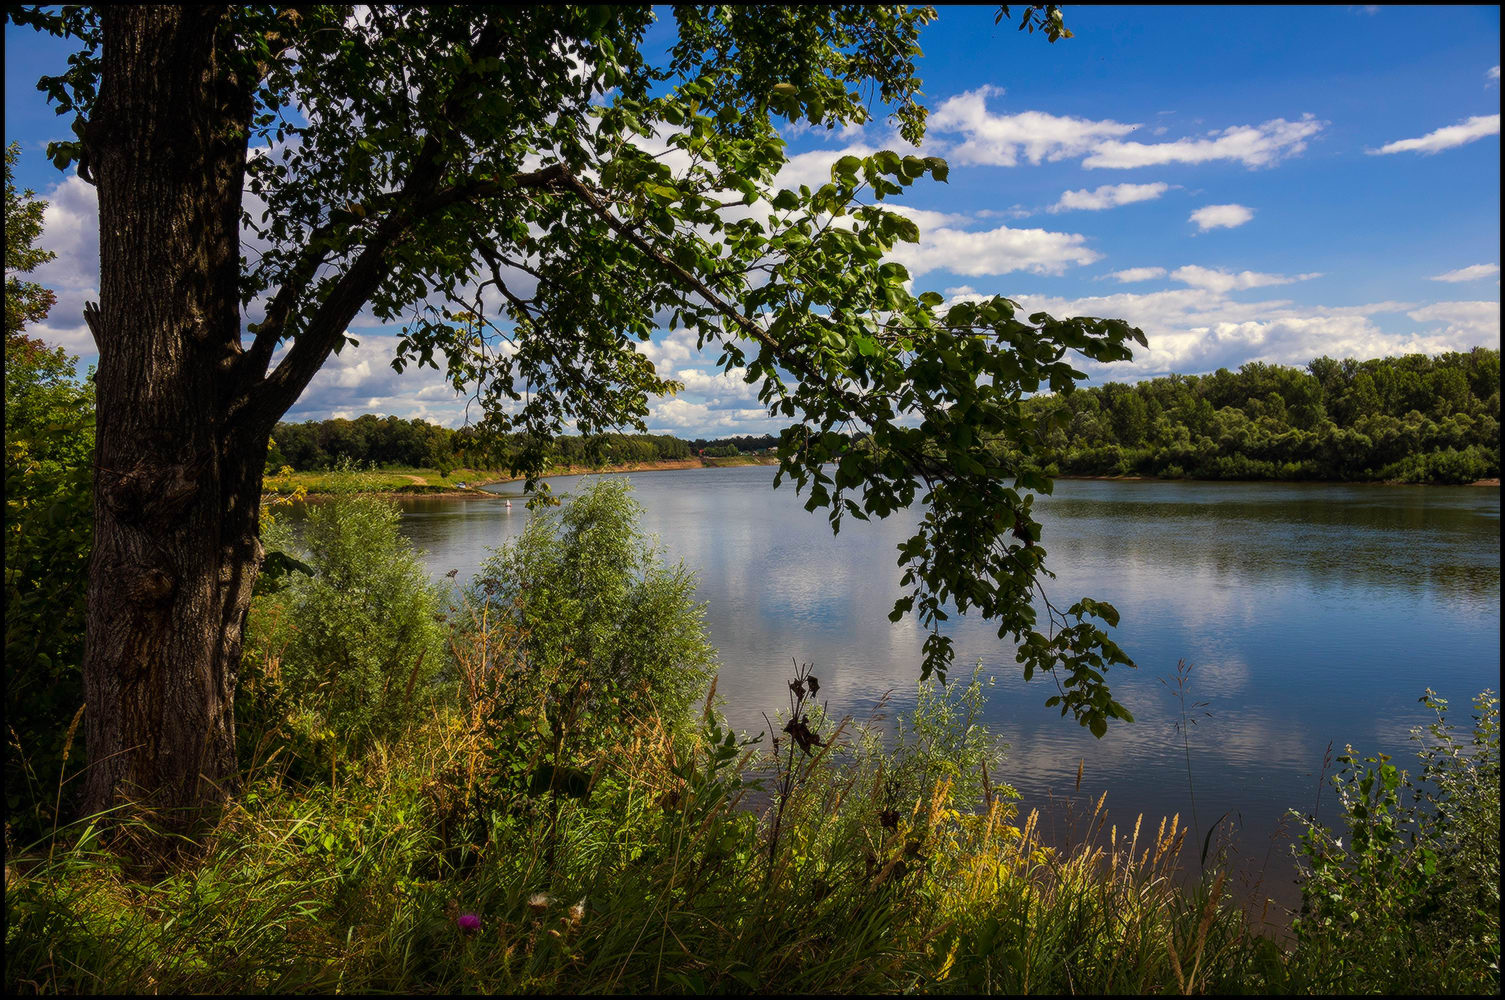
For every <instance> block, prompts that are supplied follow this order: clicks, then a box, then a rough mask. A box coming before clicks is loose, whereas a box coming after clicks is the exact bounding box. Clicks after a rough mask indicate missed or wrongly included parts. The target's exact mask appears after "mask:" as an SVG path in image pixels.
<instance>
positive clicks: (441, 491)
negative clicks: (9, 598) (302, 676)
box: [262, 455, 1500, 500]
mask: <svg viewBox="0 0 1505 1000" xmlns="http://www.w3.org/2000/svg"><path fill="white" fill-rule="evenodd" d="M777 464H778V459H777V458H774V457H772V456H768V455H744V456H739V457H736V458H703V457H697V458H684V459H668V460H663V461H657V462H629V463H624V464H621V465H609V466H582V465H569V466H559V467H555V468H551V469H548V470H547V471H545V472H544V473H543V475H541V476H540V477H539V478H540V479H554V478H559V477H563V476H597V475H600V476H608V475H623V474H627V473H635V472H681V471H687V470H690V469H725V468H740V467H744V466H770V465H777ZM425 473H426V474H428V475H432V476H434V477H435V478H446V477H444V476H441V475H440V474H439V472H438V470H436V469H416V470H413V472H411V473H389V472H388V473H384V472H373V473H355V475H373V476H386V477H388V478H392V477H403V478H407V479H410V480H413V482H412V483H410V484H408V486H404V487H398V488H395V489H393V488H388V487H387V486H385V485H383V486H380V487H375V488H371V489H362V488H360V487H355V488H348V489H322V488H316V487H314V488H310V487H309V486H308V485H307V484H305V493H304V496H305V497H306V498H307V499H324V498H328V497H334V496H350V495H355V494H359V495H361V496H377V497H383V498H386V499H392V500H415V499H432V500H483V499H510V498H511V497H514V496H524V495H525V494H522V493H517V494H507V493H497V492H494V491H491V490H485V489H482V488H481V487H484V486H494V485H496V484H498V483H517V482H523V481H525V480H526V478H527V477H526V476H519V475H512V474H510V473H509V474H497V473H481V474H479V475H477V476H476V477H475V478H471V479H467V480H465V482H466V485H465V486H464V487H458V486H452V485H438V486H432V487H431V486H429V485H428V483H427V481H426V479H427V476H426V475H423V474H425ZM321 475H323V473H319V472H305V473H296V472H295V473H293V476H294V477H298V476H304V477H309V478H314V477H319V476H321ZM269 478H271V477H269ZM1051 478H1052V479H1053V480H1080V481H1088V482H1124V483H1244V484H1247V483H1286V484H1290V485H1304V486H1311V485H1332V486H1453V487H1456V486H1462V487H1492V488H1494V489H1499V487H1500V479H1499V478H1498V477H1491V478H1487V479H1478V480H1475V481H1474V482H1471V483H1408V482H1403V481H1400V480H1373V481H1370V480H1344V479H1199V478H1195V477H1192V476H1176V477H1174V478H1172V477H1166V476H1141V475H1080V474H1064V473H1063V474H1058V475H1055V476H1052V477H1051ZM289 495H290V493H289V492H283V491H266V492H264V493H263V494H262V496H263V499H264V500H285V499H286V498H288V496H289Z"/></svg>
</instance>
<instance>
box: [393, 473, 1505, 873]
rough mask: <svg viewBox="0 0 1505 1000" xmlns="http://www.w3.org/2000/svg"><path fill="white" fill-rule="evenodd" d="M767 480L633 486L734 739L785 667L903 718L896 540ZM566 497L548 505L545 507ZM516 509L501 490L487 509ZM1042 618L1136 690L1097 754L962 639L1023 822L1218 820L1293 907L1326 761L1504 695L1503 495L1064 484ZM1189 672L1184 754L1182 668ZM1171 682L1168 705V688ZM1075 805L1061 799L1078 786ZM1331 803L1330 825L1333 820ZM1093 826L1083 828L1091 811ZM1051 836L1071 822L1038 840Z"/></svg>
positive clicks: (473, 512) (468, 556) (1041, 682)
mask: <svg viewBox="0 0 1505 1000" xmlns="http://www.w3.org/2000/svg"><path fill="white" fill-rule="evenodd" d="M773 473H774V470H773V469H771V468H768V467H746V468H735V469H720V470H688V471H673V472H653V473H639V474H635V475H633V476H631V480H632V485H633V488H634V491H635V495H636V498H637V500H638V502H639V503H641V504H642V505H643V506H644V508H645V509H646V513H645V516H644V527H645V528H646V530H647V531H648V532H650V533H653V534H656V535H657V536H659V538H660V539H661V541H662V544H663V548H664V551H665V553H666V554H667V556H668V557H669V558H670V559H671V560H683V561H684V563H685V564H686V565H687V566H689V567H691V568H693V569H694V570H695V571H696V572H697V573H698V575H699V597H700V599H701V600H703V601H705V602H707V603H708V605H709V608H708V615H707V622H708V624H709V628H710V633H711V638H712V641H713V642H714V643H715V645H716V647H717V649H718V650H719V651H720V656H721V674H720V686H719V692H720V694H721V695H723V696H724V697H725V700H726V705H725V710H726V713H727V715H728V716H729V717H730V719H731V721H732V723H733V724H734V725H735V726H736V727H737V728H739V729H743V730H746V731H748V732H756V731H759V730H761V729H762V728H763V714H762V713H764V712H768V713H769V715H770V716H772V715H773V712H774V710H775V709H778V708H780V707H783V706H784V705H785V704H786V691H785V688H784V684H785V680H786V678H787V676H788V673H789V669H790V666H791V660H793V659H798V660H799V661H801V662H810V663H813V664H815V673H816V675H817V676H818V677H819V678H820V680H821V690H822V694H823V695H828V696H829V701H828V704H829V708H830V711H831V712H832V713H833V714H834V715H837V716H840V715H844V714H848V713H850V714H852V715H854V716H856V717H857V718H859V719H862V718H865V717H866V716H867V715H868V714H869V713H870V712H871V710H872V708H873V706H874V705H875V704H877V703H878V701H879V700H880V699H881V698H883V697H884V695H885V694H890V693H891V700H890V703H889V715H890V716H892V715H893V714H895V713H896V712H898V711H902V710H904V709H905V708H907V707H908V706H910V705H912V704H913V701H914V688H915V681H916V679H917V677H918V673H919V663H920V647H921V642H922V640H923V639H924V632H923V630H922V629H920V628H919V627H918V625H917V623H916V622H915V621H914V620H912V619H906V620H904V621H901V622H899V623H898V624H890V623H889V621H888V612H889V610H890V608H891V607H892V604H893V601H894V599H895V597H897V596H899V594H900V593H901V590H900V587H899V578H900V571H899V569H898V567H897V565H896V559H897V554H896V552H895V546H896V544H897V543H898V542H899V541H901V540H902V539H904V538H906V537H908V535H909V534H910V532H911V530H912V529H913V526H914V516H913V514H909V515H905V514H900V515H896V516H894V517H892V518H890V519H889V520H888V521H886V522H880V523H866V524H864V523H862V522H858V521H854V520H850V519H849V520H847V521H845V522H843V526H842V530H841V534H840V535H838V536H834V537H833V536H832V534H831V530H830V528H829V526H828V525H827V523H826V520H825V518H824V517H823V516H822V515H819V514H809V513H807V512H806V511H805V510H804V509H803V505H802V502H801V500H800V498H798V497H797V496H796V495H795V493H794V490H793V489H792V488H791V487H790V486H788V485H785V486H783V487H781V488H780V489H778V490H777V491H775V490H772V489H770V486H771V483H772V479H773ZM580 485H581V480H580V479H579V478H578V477H566V478H561V479H557V480H554V481H553V488H554V489H555V491H557V492H559V493H567V492H570V491H571V490H575V489H578V488H579V486H580ZM492 489H493V490H495V491H497V492H502V493H516V492H517V491H518V487H517V486H515V485H507V486H497V487H492ZM404 509H405V511H406V516H405V518H404V521H403V528H404V530H405V531H406V532H407V534H408V535H409V537H411V538H412V539H413V540H414V542H416V543H417V544H418V545H419V546H420V547H421V548H422V549H424V550H426V554H425V556H424V558H425V560H426V562H427V564H428V566H429V567H430V569H431V571H432V572H433V574H434V575H435V576H436V577H440V576H441V575H442V574H444V573H446V572H447V571H448V570H451V569H458V570H459V578H460V579H462V580H463V579H466V578H468V577H470V576H472V575H473V574H474V573H475V570H476V568H477V567H478V565H479V563H480V561H481V560H482V559H483V558H484V557H485V554H486V551H487V549H488V548H490V547H492V546H495V545H497V544H498V543H500V542H501V541H503V540H504V539H507V538H509V537H511V536H513V535H515V534H516V533H517V532H518V531H520V530H521V529H522V527H523V525H524V524H525V523H526V521H527V519H528V517H529V516H530V515H529V512H528V511H527V509H526V508H525V507H524V506H523V505H522V504H521V503H520V502H518V501H516V500H514V506H513V507H512V508H511V509H510V510H509V509H507V508H506V507H505V506H504V505H503V503H502V502H501V501H499V500H422V499H415V500H412V501H406V502H404ZM1036 510H1037V511H1038V512H1039V514H1038V517H1039V520H1040V521H1041V522H1042V524H1043V525H1044V538H1043V545H1044V546H1045V548H1046V550H1047V552H1048V554H1049V555H1048V559H1047V565H1048V566H1049V567H1050V568H1052V569H1053V570H1054V571H1055V573H1056V574H1057V578H1056V579H1055V580H1054V581H1048V583H1047V593H1048V594H1049V595H1050V596H1051V599H1052V601H1053V602H1054V603H1056V604H1057V605H1058V606H1065V605H1066V604H1069V603H1070V602H1071V601H1072V600H1074V599H1075V598H1077V597H1080V596H1091V597H1096V598H1100V599H1104V600H1107V601H1109V602H1111V603H1112V604H1114V605H1115V606H1116V607H1117V608H1118V610H1119V612H1120V613H1121V614H1122V616H1123V617H1122V623H1121V625H1120V627H1119V629H1118V630H1117V633H1116V636H1115V637H1116V639H1117V641H1118V642H1119V644H1120V645H1121V646H1122V647H1123V648H1124V649H1125V651H1126V652H1127V653H1128V654H1129V655H1130V657H1132V658H1133V659H1134V660H1135V661H1136V662H1137V663H1138V669H1137V670H1123V669H1115V670H1114V671H1113V673H1112V674H1110V677H1109V680H1110V681H1111V682H1112V686H1113V689H1114V693H1115V696H1116V697H1117V698H1118V700H1119V701H1120V702H1122V703H1123V704H1124V705H1125V706H1127V707H1128V708H1129V710H1130V711H1131V712H1132V713H1133V714H1134V717H1135V720H1136V721H1135V722H1134V723H1133V724H1129V725H1114V726H1112V727H1111V728H1110V729H1109V732H1108V735H1107V736H1106V737H1104V738H1103V739H1101V740H1096V739H1093V738H1092V737H1091V735H1090V734H1088V733H1087V732H1086V731H1085V730H1083V729H1081V728H1079V727H1078V726H1077V725H1076V724H1075V723H1074V722H1073V721H1071V720H1070V719H1063V718H1061V716H1060V715H1059V712H1058V710H1056V709H1047V708H1045V707H1044V704H1043V703H1044V701H1045V699H1046V698H1047V697H1049V696H1050V695H1051V694H1052V693H1053V692H1054V688H1053V685H1052V684H1051V682H1050V680H1049V679H1048V678H1040V677H1038V676H1037V677H1036V679H1035V680H1033V681H1031V682H1029V683H1025V682H1024V680H1023V679H1022V675H1021V674H1020V672H1019V668H1018V667H1017V665H1016V664H1015V660H1014V646H1013V644H1012V643H1011V642H1009V641H1008V640H1001V639H999V638H998V636H997V635H996V633H995V631H994V629H993V628H990V627H989V626H988V624H987V623H986V622H984V621H982V620H980V619H976V618H969V617H961V618H957V617H955V616H954V617H953V619H952V621H951V622H949V623H948V624H949V625H950V626H952V627H951V629H950V634H951V635H952V636H953V638H954V641H955V643H956V664H957V666H956V669H955V670H954V672H953V675H952V676H953V678H956V677H960V678H962V679H965V677H966V676H967V675H968V674H969V673H970V670H969V667H970V665H971V664H973V663H976V662H978V661H981V663H982V665H983V669H984V672H985V674H986V675H990V676H992V677H994V678H996V683H995V684H994V686H993V688H992V689H991V694H990V696H989V702H988V716H987V722H988V723H989V725H990V727H991V728H992V729H993V730H994V731H995V732H997V733H999V734H1000V735H1002V737H1003V738H1004V739H1006V740H1007V741H1008V743H1009V744H1010V747H1011V750H1010V755H1009V764H1008V773H1007V775H1006V779H1007V780H1008V781H1009V782H1011V783H1012V784H1013V785H1014V786H1015V787H1016V788H1018V789H1019V791H1020V792H1021V793H1022V794H1023V797H1024V801H1025V804H1026V806H1028V805H1035V804H1039V805H1046V804H1047V803H1051V806H1050V808H1048V809H1047V812H1048V813H1049V814H1050V815H1052V816H1059V815H1060V814H1061V809H1062V803H1063V801H1065V802H1074V803H1076V805H1077V807H1080V805H1081V803H1083V802H1086V801H1088V800H1091V801H1095V800H1096V798H1097V796H1098V795H1099V794H1100V793H1101V792H1102V790H1104V789H1111V796H1110V800H1109V803H1108V806H1109V809H1110V812H1111V816H1112V819H1113V821H1115V822H1117V823H1118V824H1119V825H1120V826H1124V825H1125V824H1127V825H1131V826H1132V824H1133V822H1134V817H1135V816H1136V815H1137V814H1138V813H1140V812H1144V813H1145V814H1146V815H1147V818H1151V817H1153V818H1157V819H1158V817H1160V816H1162V815H1169V814H1172V813H1179V814H1180V815H1181V816H1182V817H1183V820H1184V821H1189V820H1190V817H1191V815H1192V811H1193V810H1192V805H1193V804H1192V799H1191V796H1192V794H1194V795H1195V812H1196V815H1197V817H1198V819H1199V821H1200V828H1201V830H1202V831H1204V832H1205V830H1206V829H1207V827H1208V826H1209V825H1210V824H1212V823H1214V822H1216V820H1217V818H1218V817H1219V816H1221V815H1223V814H1225V813H1227V814H1228V815H1229V816H1230V818H1231V819H1232V820H1234V821H1235V822H1236V823H1237V825H1238V847H1239V849H1240V851H1241V852H1242V854H1243V856H1244V857H1245V858H1246V859H1247V862H1248V864H1249V867H1251V868H1252V869H1254V870H1256V871H1258V870H1261V869H1264V868H1265V864H1266V858H1267V856H1268V857H1269V868H1268V877H1267V879H1266V882H1265V885H1264V887H1263V889H1262V892H1263V894H1265V895H1270V896H1273V897H1275V898H1276V899H1277V900H1278V901H1281V902H1286V903H1289V902H1290V901H1291V900H1292V899H1293V898H1294V893H1293V890H1292V889H1291V878H1290V876H1291V865H1290V861H1289V856H1290V851H1289V847H1288V839H1287V840H1284V841H1280V842H1278V843H1276V845H1275V846H1274V848H1273V849H1272V848H1271V843H1272V838H1274V837H1276V836H1277V833H1278V829H1279V827H1280V824H1281V817H1282V816H1283V815H1284V813H1285V811H1286V810H1287V809H1288V808H1291V807H1296V808H1299V809H1301V810H1302V811H1304V812H1309V811H1310V810H1311V809H1312V807H1313V804H1314V802H1315V801H1316V796H1317V790H1318V787H1319V776H1320V772H1321V771H1322V767H1323V758H1324V754H1325V753H1326V751H1327V748H1328V746H1329V744H1330V743H1331V744H1332V746H1333V748H1334V751H1335V752H1341V751H1342V749H1343V747H1344V745H1345V744H1352V745H1353V746H1354V747H1355V749H1357V750H1360V751H1363V752H1365V753H1372V752H1373V751H1376V750H1378V751H1384V752H1386V753H1390V754H1392V755H1393V756H1395V757H1396V759H1397V762H1398V763H1399V764H1400V765H1401V766H1402V767H1410V768H1411V769H1412V770H1414V769H1415V768H1414V757H1412V756H1411V754H1412V751H1411V750H1410V748H1409V745H1408V740H1407V735H1408V733H1409V731H1410V729H1411V728H1412V727H1414V726H1418V725H1422V724H1425V723H1426V722H1427V721H1428V715H1427V712H1426V709H1425V706H1422V705H1419V704H1418V703H1417V699H1418V698H1419V697H1420V696H1421V694H1422V692H1423V691H1424V690H1425V689H1426V688H1428V687H1430V688H1432V689H1434V690H1435V691H1437V692H1438V693H1439V694H1440V695H1442V696H1443V697H1445V698H1447V699H1449V701H1450V702H1451V704H1452V706H1453V708H1454V710H1455V712H1454V718H1455V721H1457V722H1458V723H1460V724H1463V725H1466V724H1467V722H1468V711H1469V706H1470V703H1471V699H1472V697H1473V696H1474V695H1475V694H1477V693H1478V692H1479V691H1481V690H1483V689H1485V688H1491V689H1494V690H1496V691H1498V690H1499V687H1500V669H1499V668H1500V493H1499V490H1498V489H1492V488H1468V487H1452V488H1450V487H1385V486H1340V485H1326V484H1320V485H1317V484H1314V485H1293V484H1242V483H1241V484H1229V483H1179V482H1097V481H1081V480H1075V481H1071V480H1068V481H1062V482H1060V483H1058V484H1057V490H1056V494H1055V495H1054V496H1053V497H1040V498H1038V499H1037V501H1036ZM1181 660H1185V661H1186V662H1187V663H1189V664H1191V665H1192V666H1191V671H1190V681H1189V684H1188V686H1187V688H1186V692H1185V693H1186V704H1187V708H1188V710H1189V711H1190V710H1191V706H1192V705H1193V703H1205V705H1202V706H1200V707H1198V708H1196V709H1195V725H1194V726H1192V727H1190V728H1189V729H1188V730H1187V732H1188V734H1189V742H1190V756H1191V775H1190V780H1188V774H1187V759H1186V752H1185V747H1184V746H1183V743H1182V736H1181V732H1180V730H1179V729H1178V726H1179V724H1180V723H1181V719H1182V714H1181V702H1179V701H1178V700H1177V699H1176V697H1175V696H1174V694H1173V691H1174V689H1175V673H1176V665H1177V662H1178V661H1181ZM1167 682H1168V683H1167ZM1079 767H1080V768H1081V771H1082V775H1083V777H1082V783H1081V787H1080V789H1078V788H1077V773H1078V768H1079ZM1332 806H1333V796H1332V792H1331V790H1330V789H1329V790H1327V791H1326V792H1325V793H1324V800H1323V802H1322V807H1321V813H1322V815H1323V817H1324V818H1325V819H1327V820H1329V821H1331V820H1332V819H1333V809H1332ZM1089 808H1090V807H1089ZM1055 822H1058V823H1062V824H1064V820H1055Z"/></svg>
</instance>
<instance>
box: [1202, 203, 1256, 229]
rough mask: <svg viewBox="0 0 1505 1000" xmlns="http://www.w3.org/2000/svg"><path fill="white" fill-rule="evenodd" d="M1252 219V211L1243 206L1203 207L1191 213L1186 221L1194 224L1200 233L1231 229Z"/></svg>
mask: <svg viewBox="0 0 1505 1000" xmlns="http://www.w3.org/2000/svg"><path fill="white" fill-rule="evenodd" d="M1252 218H1254V210H1253V209H1251V208H1246V207H1245V206H1243V205H1205V206H1203V207H1202V208H1199V209H1197V210H1196V211H1195V212H1193V213H1191V216H1190V218H1189V220H1188V221H1190V222H1195V223H1196V224H1197V228H1198V229H1200V230H1201V231H1202V232H1204V233H1205V232H1207V231H1208V230H1209V229H1232V228H1234V227H1235V226H1242V225H1243V224H1244V223H1246V222H1248V221H1249V220H1250V219H1252Z"/></svg>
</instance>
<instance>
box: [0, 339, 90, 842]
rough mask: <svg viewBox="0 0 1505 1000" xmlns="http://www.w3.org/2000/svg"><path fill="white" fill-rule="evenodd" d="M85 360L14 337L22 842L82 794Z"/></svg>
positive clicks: (15, 629) (14, 821) (15, 664)
mask: <svg viewBox="0 0 1505 1000" xmlns="http://www.w3.org/2000/svg"><path fill="white" fill-rule="evenodd" d="M76 360H77V359H75V358H72V357H70V356H68V355H67V354H66V353H65V352H64V351H63V350H62V349H61V348H57V349H51V350H49V349H47V348H46V347H45V346H44V345H42V344H41V342H40V341H35V340H31V339H29V338H27V337H25V336H21V335H12V336H8V337H7V338H6V351H5V678H6V684H5V721H6V726H7V729H6V742H7V761H6V768H5V799H6V801H5V806H6V825H7V829H8V830H9V831H11V832H12V833H14V834H16V835H17V837H18V838H29V837H31V836H33V835H35V834H37V833H38V832H40V831H41V830H42V829H44V828H45V827H47V826H48V825H50V823H51V822H52V821H53V819H54V818H55V817H54V816H53V811H54V809H55V808H56V806H57V805H59V804H62V805H63V806H64V809H63V811H64V812H65V813H66V812H67V811H68V810H67V805H68V798H67V795H68V792H71V791H74V790H76V789H77V788H79V787H80V786H81V785H82V783H81V782H73V783H72V785H71V787H70V788H68V789H64V788H63V786H62V785H61V781H62V777H63V773H62V772H63V765H64V759H65V758H68V759H70V760H71V761H72V763H73V766H74V767H75V768H77V767H78V766H79V765H81V764H82V763H83V757H84V754H83V739H82V737H81V736H80V735H79V733H78V729H77V726H76V723H77V720H78V712H79V711H80V710H81V709H82V707H83V703H84V685H83V672H82V663H83V653H84V606H85V596H86V588H87V584H88V566H89V552H90V549H91V547H92V545H93V537H94V524H93V517H94V507H93V497H92V486H93V480H94V475H93V452H94V389H93V385H92V384H90V383H89V382H84V383H79V382H78V381H76V380H75V379H74V377H73V370H74V362H75V361H76ZM70 723H73V724H72V725H70ZM75 737H77V739H76V742H74V743H73V745H72V747H71V754H72V755H71V757H69V750H70V748H69V743H70V741H73V740H74V739H75Z"/></svg>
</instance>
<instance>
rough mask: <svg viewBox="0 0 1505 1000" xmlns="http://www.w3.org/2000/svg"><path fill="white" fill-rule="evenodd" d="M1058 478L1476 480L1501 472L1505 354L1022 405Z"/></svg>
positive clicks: (1248, 370) (1251, 372) (1326, 363)
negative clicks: (1503, 361) (1503, 359)
mask: <svg viewBox="0 0 1505 1000" xmlns="http://www.w3.org/2000/svg"><path fill="white" fill-rule="evenodd" d="M1026 405H1027V408H1028V411H1029V412H1030V413H1031V414H1032V415H1033V416H1034V417H1035V418H1036V421H1037V428H1038V431H1039V433H1040V434H1042V435H1043V436H1044V439H1045V442H1046V443H1047V444H1048V445H1049V449H1048V450H1049V451H1050V452H1051V453H1052V454H1053V455H1054V467H1053V469H1051V470H1050V471H1052V472H1054V473H1056V474H1063V475H1144V476H1161V477H1168V478H1179V477H1183V476H1185V477H1190V478H1196V479H1290V480H1336V481H1345V482H1364V481H1397V482H1415V483H1426V482H1433V483H1468V482H1473V481H1475V480H1478V479H1485V478H1490V477H1498V476H1499V474H1500V352H1499V350H1498V349H1495V350H1487V349H1484V348H1479V347H1476V348H1474V349H1473V350H1472V351H1469V352H1467V353H1458V352H1450V353H1447V354H1441V355H1438V356H1436V357H1428V356H1426V355H1424V354H1408V355H1404V356H1401V357H1387V358H1378V359H1374V360H1371V361H1355V360H1353V359H1351V358H1350V359H1346V360H1343V361H1335V360H1333V359H1332V358H1328V357H1322V358H1318V359H1316V360H1315V361H1312V362H1311V363H1310V364H1308V365H1307V366H1306V368H1305V369H1301V368H1291V367H1286V366H1283V365H1269V364H1264V363H1261V362H1250V363H1248V364H1245V365H1243V366H1242V367H1240V368H1239V370H1238V371H1236V372H1233V371H1229V370H1228V369H1226V368H1220V369H1218V370H1217V371H1216V372H1214V373H1212V374H1211V375H1202V376H1196V375H1169V376H1165V377H1163V378H1156V379H1148V380H1146V381H1143V382H1139V383H1137V384H1134V385H1123V384H1119V383H1111V382H1110V383H1108V384H1107V385H1103V386H1098V387H1094V388H1082V389H1078V390H1076V391H1075V392H1071V393H1068V394H1064V395H1058V396H1037V397H1035V398H1033V399H1031V400H1029V401H1028V402H1027V404H1026Z"/></svg>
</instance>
